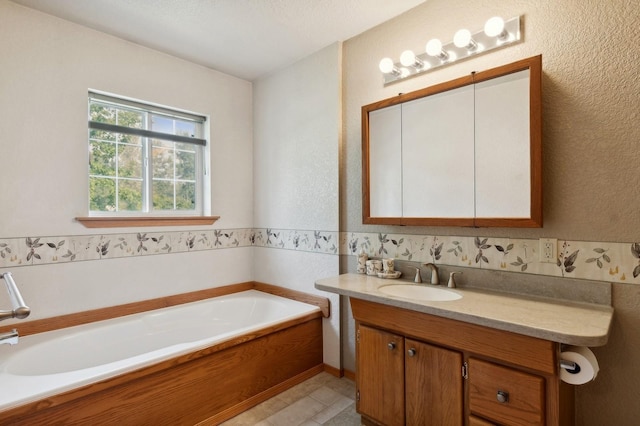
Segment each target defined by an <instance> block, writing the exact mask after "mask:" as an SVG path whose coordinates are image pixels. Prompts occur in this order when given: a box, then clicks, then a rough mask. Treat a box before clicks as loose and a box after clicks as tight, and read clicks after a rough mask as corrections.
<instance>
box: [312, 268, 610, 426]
mask: <svg viewBox="0 0 640 426" xmlns="http://www.w3.org/2000/svg"><path fill="white" fill-rule="evenodd" d="M399 283H400V282H393V281H390V280H384V279H380V278H377V277H370V276H366V275H358V274H345V275H340V276H338V277H333V278H327V279H322V280H319V281H317V282H316V288H318V289H320V290H325V291H329V292H334V293H339V294H341V295H344V296H349V297H350V302H351V307H352V310H353V316H354V319H355V327H356V328H355V330H356V382H357V383H356V388H357V395H356V399H357V408H358V412H359V413H360V414H361V415H362V419H363V423H365V424H372V425H375V424H381V425H405V424H406V425H444V424H446V425H473V426H479V425H494V424H495V425H525V424H527V425H532V424H533V425H572V424H574V419H573V417H574V413H573V411H574V406H573V394H574V389H573V386H571V385H568V384H566V383H564V382H563V381H561V380H560V366H559V363H560V352H561V348H562V347H563V346H564V345H576V346H601V345H604V344H605V343H606V341H607V338H608V333H609V327H610V324H611V319H612V315H613V309H612V308H611V307H610V306H606V305H596V304H593V305H591V304H585V303H579V304H578V303H571V302H566V301H564V302H562V303H556V302H554V301H551V300H549V299H540V298H533V297H520V296H517V295H507V294H503V293H496V292H485V291H477V290H466V289H456V290H448V289H446V288H442V287H439V288H437V290H440V291H443V292H454V293H457V294H458V295H461V296H462V297H461V298H459V299H456V300H447V301H442V300H440V301H434V298H432V297H430V296H427V297H426V299H422V300H421V299H420V297H415V296H414V297H412V298H403V297H398V296H390V295H388V292H383V291H381V288H383V289H384V287H388V286H390V285H394V284H399ZM402 284H406V282H402ZM421 285H422V286H430V285H429V284H421ZM430 287H433V286H430ZM434 290H436V288H434Z"/></svg>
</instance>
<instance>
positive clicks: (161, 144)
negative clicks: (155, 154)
mask: <svg viewBox="0 0 640 426" xmlns="http://www.w3.org/2000/svg"><path fill="white" fill-rule="evenodd" d="M151 143H152V145H153V147H154V148H156V147H157V148H170V149H173V148H174V147H175V146H176V143H175V142H172V141H165V140H162V139H153V140H152V141H151Z"/></svg>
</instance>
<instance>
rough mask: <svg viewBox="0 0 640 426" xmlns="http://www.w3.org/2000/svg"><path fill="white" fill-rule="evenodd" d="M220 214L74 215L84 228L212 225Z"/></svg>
mask: <svg viewBox="0 0 640 426" xmlns="http://www.w3.org/2000/svg"><path fill="white" fill-rule="evenodd" d="M218 219H220V216H135V217H76V218H75V220H76V221H78V222H80V223H81V224H83V225H84V226H85V227H86V228H130V227H141V226H199V225H212V224H213V223H215V221H216V220H218Z"/></svg>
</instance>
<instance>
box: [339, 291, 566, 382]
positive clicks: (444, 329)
mask: <svg viewBox="0 0 640 426" xmlns="http://www.w3.org/2000/svg"><path fill="white" fill-rule="evenodd" d="M349 300H350V302H351V309H352V311H353V318H354V319H356V320H358V321H360V322H362V323H363V324H370V325H373V326H376V327H379V328H383V329H386V330H390V331H392V332H396V333H401V334H403V335H404V336H406V337H410V338H415V339H419V340H422V341H425V342H432V343H434V344H437V345H440V346H444V347H450V348H454V349H457V350H461V351H467V352H470V353H472V354H477V355H482V356H484V357H486V358H488V359H493V360H500V361H502V362H503V363H507V364H511V365H514V366H521V367H522V366H524V367H526V368H528V369H531V370H533V371H537V372H541V373H543V374H547V375H551V376H553V375H555V374H556V370H557V363H556V352H557V344H556V343H554V342H551V341H548V340H543V339H537V338H535V337H530V336H524V335H522V334H517V333H510V332H507V331H501V330H495V329H492V328H487V327H483V326H479V325H475V324H470V323H466V322H462V321H456V320H452V319H448V318H442V317H438V316H434V315H429V314H424V313H421V312H416V311H412V310H409V309H402V308H396V307H392V306H387V305H382V304H379V303H375V302H369V301H365V300H362V299H356V298H353V297H351V298H349Z"/></svg>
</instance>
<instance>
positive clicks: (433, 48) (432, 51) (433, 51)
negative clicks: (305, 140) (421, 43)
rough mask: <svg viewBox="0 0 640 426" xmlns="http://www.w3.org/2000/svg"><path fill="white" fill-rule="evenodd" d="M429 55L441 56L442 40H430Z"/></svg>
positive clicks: (428, 45) (427, 47)
mask: <svg viewBox="0 0 640 426" xmlns="http://www.w3.org/2000/svg"><path fill="white" fill-rule="evenodd" d="M426 51H427V55H429V56H440V55H442V42H441V41H440V40H438V39H437V38H433V39H431V40H429V42H428V43H427V46H426Z"/></svg>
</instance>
